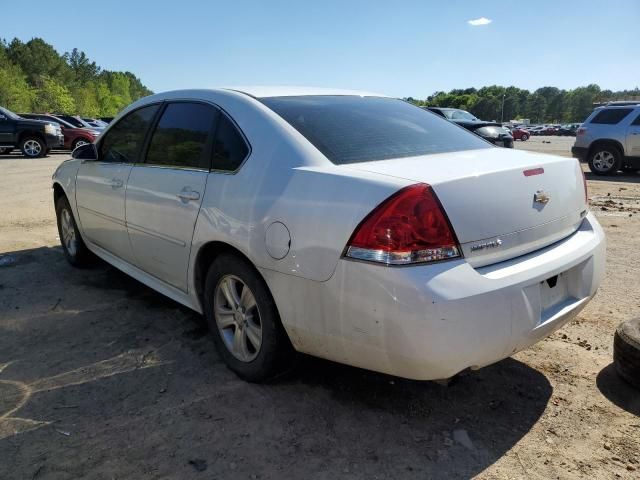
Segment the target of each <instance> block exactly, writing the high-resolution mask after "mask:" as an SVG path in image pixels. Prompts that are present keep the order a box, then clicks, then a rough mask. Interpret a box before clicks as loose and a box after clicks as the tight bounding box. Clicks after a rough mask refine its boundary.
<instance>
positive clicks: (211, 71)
mask: <svg viewBox="0 0 640 480" xmlns="http://www.w3.org/2000/svg"><path fill="white" fill-rule="evenodd" d="M3 3H4V5H3V6H2V30H1V31H0V36H2V37H4V38H6V39H11V38H13V37H18V38H20V39H22V40H28V39H30V38H32V37H35V36H38V37H42V38H44V39H45V40H46V41H48V42H49V43H51V44H53V46H54V47H55V48H56V49H57V50H58V51H59V52H64V51H68V50H71V49H72V48H74V47H77V48H79V49H81V50H83V51H85V53H87V55H89V57H90V58H91V59H93V60H95V61H96V62H97V63H98V64H99V65H101V66H103V67H104V68H107V69H112V70H129V71H131V72H133V73H135V74H136V75H138V76H139V77H140V78H141V79H142V81H143V82H144V83H145V84H146V85H147V86H149V87H150V88H151V89H152V90H154V91H156V92H158V91H163V90H172V89H177V88H192V87H194V88H196V87H215V86H226V85H258V84H287V85H316V86H328V87H342V88H355V89H362V90H370V91H377V92H381V93H386V94H389V95H394V96H399V97H404V96H413V97H416V98H424V97H426V96H427V95H429V94H431V93H433V92H434V91H438V90H450V89H452V88H465V87H469V86H474V87H479V86H483V85H492V84H499V85H515V86H518V87H521V88H528V89H535V88H538V87H541V86H547V85H550V86H557V87H560V88H573V87H576V86H580V85H587V84H589V83H598V84H599V85H600V86H601V87H603V88H610V89H614V90H615V89H624V88H635V87H638V86H640V27H639V25H640V0H607V1H606V2H605V1H598V0H582V1H564V0H563V1H560V0H555V1H547V0H533V1H531V0H515V1H505V0H501V1H480V0H449V1H446V0H440V1H426V0H423V1H403V0H396V1H349V0H343V1H334V0H318V1H313V2H312V1H304V0H298V1H293V0H291V1H284V0H272V1H259V0H231V1H216V0H210V1H205V0H202V1H195V0H180V1H170V2H167V1H162V0H155V1H147V0H128V1H122V0H113V1H111V0H109V1H108V0H99V1H92V2H63V3H56V2H51V1H46V2H45V1H40V0H29V1H28V2H27V3H28V13H27V12H25V7H26V5H25V3H24V2H19V1H9V0H5V1H3ZM481 17H485V18H487V19H490V20H491V23H488V24H486V25H478V26H472V25H470V24H469V23H467V22H468V21H469V20H472V19H477V18H481Z"/></svg>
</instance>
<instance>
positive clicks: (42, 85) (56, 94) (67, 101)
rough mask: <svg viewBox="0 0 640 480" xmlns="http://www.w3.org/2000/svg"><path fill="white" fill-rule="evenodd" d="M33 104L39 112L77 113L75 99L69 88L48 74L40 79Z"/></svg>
mask: <svg viewBox="0 0 640 480" xmlns="http://www.w3.org/2000/svg"><path fill="white" fill-rule="evenodd" d="M33 106H34V108H35V110H36V111H38V112H52V113H56V112H59V113H70V114H72V113H75V101H74V99H73V97H72V96H71V93H70V92H69V90H68V89H67V88H66V87H65V86H64V85H61V84H60V83H58V82H57V81H55V80H54V79H53V78H49V77H47V76H42V77H40V80H39V81H38V87H37V89H36V95H35V100H34V103H33Z"/></svg>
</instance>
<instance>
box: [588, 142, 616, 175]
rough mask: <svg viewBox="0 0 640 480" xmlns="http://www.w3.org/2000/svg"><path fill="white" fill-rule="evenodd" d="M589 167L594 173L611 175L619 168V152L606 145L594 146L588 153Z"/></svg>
mask: <svg viewBox="0 0 640 480" xmlns="http://www.w3.org/2000/svg"><path fill="white" fill-rule="evenodd" d="M589 168H590V169H591V171H592V172H593V173H595V174H596V175H611V174H613V173H615V172H617V171H618V170H619V169H620V152H619V151H618V149H617V148H615V147H611V146H608V145H605V146H601V147H596V148H594V149H593V150H592V151H591V153H590V155H589Z"/></svg>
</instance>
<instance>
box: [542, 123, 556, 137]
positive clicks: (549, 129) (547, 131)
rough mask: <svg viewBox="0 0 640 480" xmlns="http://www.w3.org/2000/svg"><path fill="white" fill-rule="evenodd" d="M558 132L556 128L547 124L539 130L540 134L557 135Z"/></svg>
mask: <svg viewBox="0 0 640 480" xmlns="http://www.w3.org/2000/svg"><path fill="white" fill-rule="evenodd" d="M557 134H558V128H557V127H554V126H551V125H549V126H548V127H547V128H543V129H542V130H540V135H557Z"/></svg>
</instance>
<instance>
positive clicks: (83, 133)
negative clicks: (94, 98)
mask: <svg viewBox="0 0 640 480" xmlns="http://www.w3.org/2000/svg"><path fill="white" fill-rule="evenodd" d="M20 116H21V117H23V118H30V119H32V120H41V121H43V122H48V123H53V124H54V125H59V126H60V129H61V130H62V134H63V135H64V148H65V149H67V150H75V149H76V148H77V147H79V146H80V145H84V144H85V143H93V141H94V140H95V139H96V138H97V137H98V135H100V132H99V131H98V130H93V129H90V128H76V127H74V126H73V125H71V124H70V123H69V122H66V121H65V120H63V119H61V118H58V117H54V116H53V115H48V114H44V113H21V114H20Z"/></svg>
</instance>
